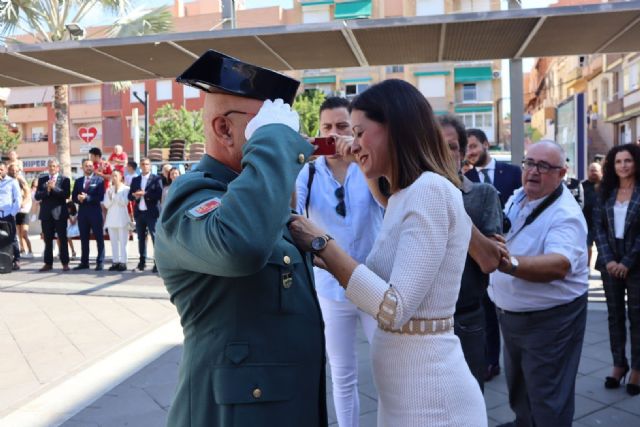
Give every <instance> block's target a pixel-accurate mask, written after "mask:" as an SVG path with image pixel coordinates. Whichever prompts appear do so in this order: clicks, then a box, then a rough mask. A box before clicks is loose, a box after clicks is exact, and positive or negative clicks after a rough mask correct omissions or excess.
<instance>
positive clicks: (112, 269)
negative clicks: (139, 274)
mask: <svg viewBox="0 0 640 427" xmlns="http://www.w3.org/2000/svg"><path fill="white" fill-rule="evenodd" d="M118 268H120V264H118V263H115V264H111V267H109V268H108V269H107V270H109V271H118Z"/></svg>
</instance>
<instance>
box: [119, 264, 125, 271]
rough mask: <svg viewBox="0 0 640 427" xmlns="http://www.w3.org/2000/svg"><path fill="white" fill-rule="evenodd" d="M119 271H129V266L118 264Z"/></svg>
mask: <svg viewBox="0 0 640 427" xmlns="http://www.w3.org/2000/svg"><path fill="white" fill-rule="evenodd" d="M117 271H127V264H118V270H117Z"/></svg>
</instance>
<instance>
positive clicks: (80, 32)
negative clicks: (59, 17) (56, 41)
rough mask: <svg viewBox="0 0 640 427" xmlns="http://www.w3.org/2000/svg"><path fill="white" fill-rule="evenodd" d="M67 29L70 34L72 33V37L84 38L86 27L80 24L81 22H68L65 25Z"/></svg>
mask: <svg viewBox="0 0 640 427" xmlns="http://www.w3.org/2000/svg"><path fill="white" fill-rule="evenodd" d="M64 27H65V28H66V29H67V31H69V34H71V38H73V39H83V38H84V34H85V32H84V28H82V27H81V26H80V24H78V23H76V22H70V23H68V24H65V26H64Z"/></svg>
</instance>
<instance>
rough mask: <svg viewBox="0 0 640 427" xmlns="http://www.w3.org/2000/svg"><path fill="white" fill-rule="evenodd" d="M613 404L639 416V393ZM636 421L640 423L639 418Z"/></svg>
mask: <svg viewBox="0 0 640 427" xmlns="http://www.w3.org/2000/svg"><path fill="white" fill-rule="evenodd" d="M613 406H614V407H615V408H618V409H622V410H624V411H627V412H630V413H632V414H635V415H638V416H639V417H640V395H638V396H633V397H631V396H629V397H627V398H626V399H624V400H621V401H619V402H616V403H614V404H613ZM638 423H639V425H640V419H639V420H638Z"/></svg>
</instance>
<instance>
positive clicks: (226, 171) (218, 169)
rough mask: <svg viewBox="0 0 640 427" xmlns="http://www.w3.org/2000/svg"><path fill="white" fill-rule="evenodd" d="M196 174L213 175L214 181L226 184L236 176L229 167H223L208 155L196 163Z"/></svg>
mask: <svg viewBox="0 0 640 427" xmlns="http://www.w3.org/2000/svg"><path fill="white" fill-rule="evenodd" d="M194 170H195V171H198V172H206V173H211V174H213V175H214V176H215V177H216V179H218V180H220V181H222V182H224V183H226V184H228V183H230V182H231V181H233V180H234V179H236V177H237V176H238V173H237V172H235V171H234V170H232V169H230V168H229V167H227V166H225V165H223V164H222V163H220V162H219V161H218V160H216V159H214V158H213V157H211V156H210V155H208V154H205V155H204V156H203V157H202V158H201V159H200V162H198V166H196V168H195V169H194Z"/></svg>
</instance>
